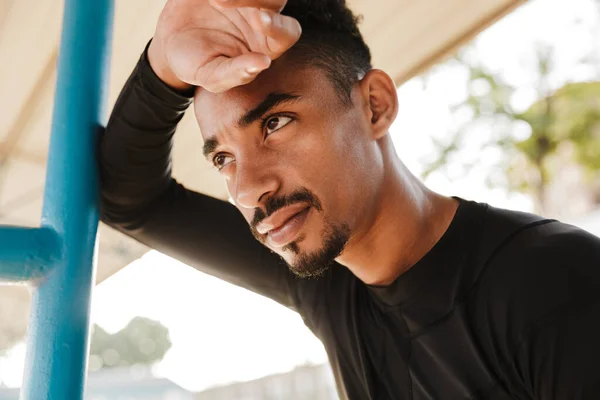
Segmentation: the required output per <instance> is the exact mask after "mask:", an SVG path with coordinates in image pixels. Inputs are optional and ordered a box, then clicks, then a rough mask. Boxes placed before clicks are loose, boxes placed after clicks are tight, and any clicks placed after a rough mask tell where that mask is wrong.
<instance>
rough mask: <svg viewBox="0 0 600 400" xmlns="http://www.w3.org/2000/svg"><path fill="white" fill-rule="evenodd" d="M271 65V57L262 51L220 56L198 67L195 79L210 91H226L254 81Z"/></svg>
mask: <svg viewBox="0 0 600 400" xmlns="http://www.w3.org/2000/svg"><path fill="white" fill-rule="evenodd" d="M270 65H271V59H270V58H269V57H267V56H266V55H264V54H262V53H246V54H242V55H240V56H237V57H233V58H230V57H225V56H219V57H216V58H214V59H213V60H211V61H210V62H208V63H207V64H206V65H204V66H202V67H200V68H199V69H198V71H197V73H196V77H195V78H196V79H195V81H196V84H197V85H198V86H201V87H202V88H204V89H206V90H208V91H209V92H213V93H218V92H224V91H226V90H229V89H231V88H234V87H236V86H241V85H245V84H247V83H250V82H252V81H253V80H254V79H255V78H256V77H257V75H258V74H259V73H261V72H262V71H264V70H265V69H267V68H269V66H270Z"/></svg>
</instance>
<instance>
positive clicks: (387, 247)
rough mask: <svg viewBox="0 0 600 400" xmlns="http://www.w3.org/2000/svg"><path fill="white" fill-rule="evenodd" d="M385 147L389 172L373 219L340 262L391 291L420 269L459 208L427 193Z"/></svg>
mask: <svg viewBox="0 0 600 400" xmlns="http://www.w3.org/2000/svg"><path fill="white" fill-rule="evenodd" d="M386 141H387V142H389V143H384V144H382V146H383V147H384V149H383V153H384V159H385V160H386V165H387V167H386V170H385V173H384V177H383V183H382V185H383V186H382V190H381V195H380V196H379V198H378V199H377V203H378V204H377V205H376V209H375V212H374V213H373V214H372V215H373V217H372V219H371V220H370V221H368V222H366V224H365V225H366V226H364V227H361V229H358V231H357V233H356V234H355V235H353V236H352V238H351V239H350V240H349V242H348V243H347V245H346V248H345V249H344V252H343V253H342V255H341V256H340V257H339V258H338V259H337V260H336V261H338V262H339V263H340V264H342V265H344V266H346V267H347V268H349V269H350V270H351V271H352V272H353V273H354V275H356V276H357V277H358V278H359V279H360V280H362V281H363V282H365V283H366V284H369V285H388V284H390V283H392V282H393V281H394V280H395V279H396V278H398V277H399V276H400V275H402V274H403V273H405V272H406V271H408V270H409V269H410V268H411V267H412V266H413V265H414V264H416V263H417V262H418V261H419V260H420V259H421V258H422V257H423V256H424V255H425V254H426V253H427V252H429V251H430V250H431V248H432V247H433V246H434V245H435V244H436V243H437V242H438V240H439V239H440V238H441V237H442V236H443V234H444V233H445V232H446V230H447V229H448V226H449V225H450V222H451V221H452V218H453V217H454V214H455V213H456V209H457V207H458V202H457V201H456V200H455V199H452V198H448V197H444V196H441V195H439V194H437V193H434V192H432V191H431V190H429V189H427V188H426V187H425V186H424V185H423V184H422V183H421V182H420V181H419V180H418V179H417V178H416V177H415V176H414V175H412V174H411V172H410V171H409V170H408V169H407V168H406V166H405V165H404V164H403V163H402V162H401V161H400V160H399V159H398V157H397V156H396V154H395V151H394V149H393V145H392V144H391V140H389V138H388V139H387V140H386Z"/></svg>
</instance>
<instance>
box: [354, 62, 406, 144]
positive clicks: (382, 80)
mask: <svg viewBox="0 0 600 400" xmlns="http://www.w3.org/2000/svg"><path fill="white" fill-rule="evenodd" d="M359 87H360V93H361V95H362V96H361V97H362V98H363V101H364V103H363V104H364V105H365V112H366V113H367V117H368V119H369V121H370V124H371V131H372V133H373V138H374V139H380V138H382V137H384V136H385V135H386V134H387V133H388V131H389V129H390V126H391V125H392V123H393V122H394V120H395V119H396V116H397V115H398V95H397V93H396V85H394V81H393V80H392V78H390V76H389V75H388V74H386V73H385V72H383V71H381V70H379V69H373V70H371V71H369V72H368V73H367V74H366V75H365V76H364V78H362V79H361V81H360V86H359Z"/></svg>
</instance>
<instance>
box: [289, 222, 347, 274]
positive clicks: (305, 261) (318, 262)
mask: <svg viewBox="0 0 600 400" xmlns="http://www.w3.org/2000/svg"><path fill="white" fill-rule="evenodd" d="M349 238H350V229H349V228H348V227H347V226H346V225H341V226H339V227H332V228H331V229H330V230H329V232H328V235H326V236H325V237H324V238H323V239H322V240H321V245H320V246H319V247H318V248H316V249H313V250H307V249H306V248H304V247H306V242H307V241H305V240H301V241H297V242H292V243H290V244H287V245H286V246H284V247H283V248H282V249H281V250H282V251H283V254H281V253H280V255H281V256H282V257H283V259H284V260H285V261H286V262H287V263H288V265H289V267H290V270H291V271H292V272H293V273H294V274H296V275H298V276H299V277H302V278H319V277H321V276H323V275H325V273H326V272H327V271H328V270H329V268H330V267H331V266H332V265H333V264H334V263H335V259H336V258H337V257H339V256H340V255H341V254H342V252H343V251H344V247H345V246H346V243H347V242H348V240H349Z"/></svg>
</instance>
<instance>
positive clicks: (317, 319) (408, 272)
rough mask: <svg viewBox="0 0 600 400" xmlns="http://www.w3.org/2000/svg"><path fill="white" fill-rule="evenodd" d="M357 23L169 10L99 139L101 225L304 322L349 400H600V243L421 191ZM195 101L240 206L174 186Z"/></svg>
mask: <svg viewBox="0 0 600 400" xmlns="http://www.w3.org/2000/svg"><path fill="white" fill-rule="evenodd" d="M356 24H357V20H356V18H355V17H354V16H353V15H352V13H351V12H350V11H349V10H348V9H347V8H346V6H345V4H344V1H343V0H289V2H288V4H286V1H285V0H170V1H169V2H168V3H167V5H166V7H165V9H164V11H163V13H162V14H161V17H160V19H159V22H158V26H157V29H156V33H155V36H154V38H153V40H152V41H151V43H150V45H149V47H148V48H147V50H146V51H145V52H144V54H143V55H142V57H141V59H140V61H139V63H138V65H137V67H136V69H135V70H134V72H133V74H132V75H131V77H130V79H129V80H128V82H127V83H126V85H125V88H124V89H123V92H122V93H121V96H120V98H119V100H118V101H117V104H116V106H115V109H114V111H113V114H112V116H111V119H110V122H109V124H108V126H107V129H106V133H105V135H104V136H103V138H102V143H101V150H100V162H101V171H102V182H103V186H102V219H103V221H104V222H106V223H108V224H109V225H111V226H113V227H115V228H116V229H119V230H120V231H122V232H125V233H126V234H128V235H130V236H132V237H134V238H136V239H137V240H139V241H140V242H143V243H145V244H147V245H149V246H151V247H154V248H156V249H158V250H160V251H162V252H164V253H166V254H169V255H171V256H173V257H175V258H178V259H180V260H182V261H184V262H186V263H188V264H190V265H192V266H195V267H196V268H198V269H201V270H202V271H205V272H208V273H210V274H212V275H215V276H217V277H220V278H222V279H225V280H227V281H229V282H232V283H234V284H237V285H240V286H242V287H245V288H248V289H250V290H253V291H255V292H256V293H259V294H262V295H265V296H268V297H270V298H272V299H274V300H276V301H278V302H280V303H281V304H283V305H285V306H287V307H290V308H292V309H294V310H296V311H297V312H299V313H300V314H301V315H302V317H303V318H304V321H305V323H306V325H307V326H308V327H309V328H310V329H311V330H312V331H313V332H314V333H315V335H316V336H317V337H319V338H320V339H321V340H322V342H323V343H324V345H325V348H326V349H327V352H328V355H329V358H330V361H331V365H332V368H333V371H334V375H335V377H336V381H337V385H338V392H339V395H340V397H342V398H348V399H377V400H380V399H580V398H585V399H597V398H600V372H598V369H597V368H596V360H597V359H598V356H600V344H599V343H600V341H599V340H598V338H600V323H598V322H597V321H598V320H599V319H600V272H599V270H598V267H600V240H599V239H598V238H596V237H594V236H592V235H590V234H587V233H585V232H583V231H581V230H578V229H577V228H574V227H571V226H568V225H564V224H561V223H559V222H557V221H553V220H547V219H543V218H540V217H537V216H534V215H529V214H523V213H517V212H511V211H505V210H499V209H495V208H492V207H489V206H487V205H484V204H478V203H475V202H470V201H465V200H462V199H458V198H447V197H444V196H441V195H439V194H436V193H434V192H432V191H430V190H429V189H427V188H426V187H425V186H424V185H423V184H422V183H421V182H419V181H418V180H417V179H416V178H415V177H414V176H413V175H411V173H410V172H409V171H408V170H407V169H406V167H405V166H404V165H403V164H402V162H401V161H400V160H399V159H398V157H397V156H396V153H395V151H394V148H393V145H392V141H391V139H390V137H389V135H388V130H389V127H390V125H391V124H392V122H393V121H394V118H395V117H396V113H397V111H398V102H397V98H396V89H395V87H394V84H393V82H392V80H391V79H390V78H389V76H388V75H386V74H385V73H384V72H382V71H379V70H374V69H372V68H371V64H370V54H369V49H368V47H367V46H366V45H365V43H364V42H363V39H362V37H361V35H360V33H359V31H358V29H357V25H356ZM389 39H390V40H393V39H394V38H389ZM192 96H195V97H194V108H195V112H196V116H197V120H198V124H199V126H200V130H201V132H202V136H203V137H204V143H205V144H204V153H205V154H204V155H205V156H206V157H207V159H208V160H209V162H211V163H212V164H213V165H214V166H215V168H217V169H218V170H219V171H220V173H221V174H222V175H223V177H224V178H225V181H226V183H227V188H228V190H229V194H230V196H231V199H232V200H233V202H234V203H235V206H233V205H231V204H230V203H227V202H223V201H220V200H216V199H213V198H209V197H207V196H204V195H201V194H198V193H194V192H191V191H189V190H187V189H185V188H184V187H183V186H182V185H180V184H179V183H177V182H175V181H174V180H173V179H172V178H171V171H170V165H171V163H170V162H171V161H170V150H171V143H172V138H173V134H174V131H175V128H176V125H177V123H178V121H179V120H180V119H181V117H182V115H183V113H184V111H185V110H186V108H187V107H188V106H189V105H190V104H191V98H192ZM407 134H411V133H407ZM236 208H237V210H236ZM248 225H250V229H248ZM281 258H283V260H285V262H286V263H287V265H288V266H289V268H288V267H286V265H285V263H283V262H282V261H281ZM216 329H218V328H216Z"/></svg>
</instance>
